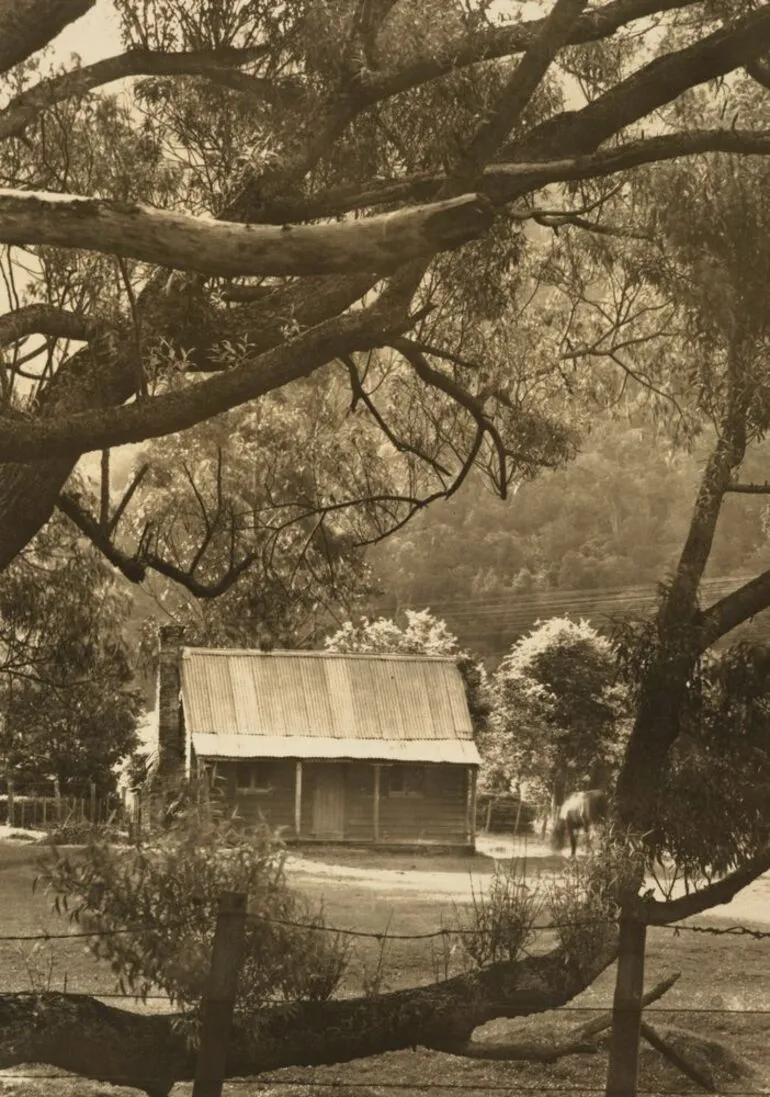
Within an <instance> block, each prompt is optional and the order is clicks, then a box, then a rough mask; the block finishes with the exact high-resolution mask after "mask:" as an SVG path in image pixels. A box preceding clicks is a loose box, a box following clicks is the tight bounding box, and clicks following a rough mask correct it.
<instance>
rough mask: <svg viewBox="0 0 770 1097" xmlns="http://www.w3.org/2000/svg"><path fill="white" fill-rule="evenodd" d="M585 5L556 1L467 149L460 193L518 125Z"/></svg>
mask: <svg viewBox="0 0 770 1097" xmlns="http://www.w3.org/2000/svg"><path fill="white" fill-rule="evenodd" d="M585 6H586V0H556V3H555V4H554V6H553V8H552V9H551V11H550V12H549V14H548V15H547V16H546V18H545V19H544V20H543V22H542V25H541V29H540V33H539V34H538V35H536V36H535V37H534V38H533V41H532V44H531V45H530V46H529V48H528V49H527V51H526V53H525V54H524V56H523V57H522V59H521V61H520V62H519V64H518V65H517V66H516V69H515V70H514V72H513V74H512V75H511V77H510V78H509V80H508V82H507V84H506V86H505V88H504V89H503V91H502V92H501V94H500V96H499V98H498V101H497V102H496V104H495V108H494V111H493V112H492V114H491V117H489V118H488V119H486V120H485V121H484V122H482V124H481V125H480V126H479V128H478V129H477V131H476V133H475V134H474V136H473V140H472V141H471V142H470V143H469V145H468V147H467V148H466V149H465V150H464V152H463V157H462V160H463V163H462V166H461V168H460V170H459V172H458V174H457V179H456V183H457V185H458V189H459V190H460V191H464V190H467V189H469V184H470V185H472V186H476V185H477V181H478V177H479V174H480V172H481V171H483V168H484V167H485V166H486V164H487V163H488V162H489V160H490V159H491V157H492V156H494V154H495V153H496V152H497V150H498V149H499V148H500V146H501V145H502V143H503V142H504V140H505V138H506V137H507V136H508V134H509V133H510V132H511V130H512V129H513V127H514V126H515V124H516V122H517V120H518V119H519V117H520V115H521V113H522V111H523V110H524V109H525V107H526V106H527V104H528V103H529V101H530V99H531V98H532V96H533V95H534V93H535V91H536V90H537V89H538V87H539V86H540V84H541V83H542V80H543V78H544V76H545V74H546V72H547V71H548V69H549V68H550V66H551V63H552V62H553V59H554V58H555V56H556V54H557V53H558V52H559V50H560V49H561V48H562V46H564V45H565V43H566V42H567V41H568V40H569V37H570V34H571V33H572V30H573V28H574V26H575V23H576V22H577V20H578V17H579V16H580V14H581V13H582V11H583V9H584V8H585Z"/></svg>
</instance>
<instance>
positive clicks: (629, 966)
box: [605, 913, 647, 1097]
mask: <svg viewBox="0 0 770 1097" xmlns="http://www.w3.org/2000/svg"><path fill="white" fill-rule="evenodd" d="M646 937H647V926H646V925H645V924H644V922H639V921H637V920H636V919H633V918H628V917H625V916H624V915H623V914H622V913H621V916H620V935H619V943H618V966H617V975H616V978H615V996H614V998H613V1002H612V1034H611V1037H610V1055H609V1062H608V1064H607V1088H606V1091H605V1093H606V1097H636V1083H637V1076H638V1073H639V1039H640V1036H641V1027H642V1008H643V1003H642V998H643V995H644V949H645V943H646Z"/></svg>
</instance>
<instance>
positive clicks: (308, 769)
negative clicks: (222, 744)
mask: <svg viewBox="0 0 770 1097" xmlns="http://www.w3.org/2000/svg"><path fill="white" fill-rule="evenodd" d="M238 765H241V766H242V765H243V763H236V762H219V763H218V764H217V774H218V776H219V777H220V779H222V786H221V787H222V788H223V791H226V794H227V798H228V800H229V801H230V802H231V803H234V804H235V805H237V808H238V816H239V818H241V819H242V820H243V822H244V824H250V823H256V822H257V821H258V820H259V818H260V815H261V816H262V817H263V818H264V819H265V821H266V822H267V823H269V824H270V826H273V827H281V828H284V834H285V836H286V837H287V838H293V837H296V834H295V828H294V818H295V817H294V810H295V781H296V759H293V758H292V759H269V760H265V761H264V762H263V763H262V765H263V766H264V767H265V770H264V774H265V775H269V785H270V788H269V791H263V790H261V789H260V790H249V791H245V790H244V789H242V788H238V787H237V786H236V768H235V767H236V766H238ZM330 768H331V769H333V770H334V774H335V776H334V780H335V781H338V782H339V784H340V787H341V795H342V797H343V800H344V807H343V809H342V820H343V829H342V831H341V833H340V834H339V835H338V836H337V840H342V841H346V842H355V843H367V842H374V841H375V806H374V792H375V766H374V764H373V763H371V762H318V761H303V763H302V801H301V831H300V835H299V837H300V840H302V839H306V840H310V841H313V840H316V841H322V840H324V839H327V840H328V839H329V835H328V834H324V833H319V832H317V830H316V829H315V828H316V825H317V822H318V814H317V812H316V811H314V797H315V796H316V790H317V788H319V786H320V785H321V783H322V782H323V780H324V778H326V779H327V780H328V776H329V770H330ZM322 769H323V770H325V773H322V772H321V770H322ZM241 773H243V771H241ZM242 780H243V778H242V777H241V781H242ZM469 780H470V773H469V770H468V767H467V766H460V765H449V764H441V763H436V764H432V765H425V766H419V767H417V766H404V764H403V763H395V764H393V765H386V764H384V763H383V764H381V766H380V781H379V786H380V796H379V813H378V815H379V819H378V823H379V827H378V829H379V842H380V843H382V844H405V845H408V844H418V843H420V844H421V843H426V844H431V843H432V844H437V845H438V844H446V845H468V844H469V836H468V833H467V825H468V815H467V799H468V782H469Z"/></svg>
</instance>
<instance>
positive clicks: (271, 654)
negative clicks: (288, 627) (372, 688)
mask: <svg viewBox="0 0 770 1097" xmlns="http://www.w3.org/2000/svg"><path fill="white" fill-rule="evenodd" d="M182 655H183V656H185V655H253V656H259V657H260V658H264V659H275V658H312V659H384V660H393V661H394V662H396V661H403V662H407V661H410V660H411V661H419V662H431V663H455V662H456V660H457V657H456V656H454V655H427V654H424V653H423V652H400V651H399V652H391V651H356V652H348V651H315V650H314V651H301V650H297V649H294V648H273V649H272V650H271V651H261V650H260V649H259V648H208V647H196V646H192V645H187V644H185V645H184V646H183V647H182Z"/></svg>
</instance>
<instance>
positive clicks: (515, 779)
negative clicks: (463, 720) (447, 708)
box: [485, 617, 625, 804]
mask: <svg viewBox="0 0 770 1097" xmlns="http://www.w3.org/2000/svg"><path fill="white" fill-rule="evenodd" d="M493 688H494V698H495V703H494V709H493V712H494V717H493V720H492V727H491V730H490V733H489V735H488V742H487V744H486V745H485V754H487V756H488V765H489V767H490V770H491V774H490V780H491V782H492V783H493V784H495V783H497V784H498V785H502V787H506V786H507V787H509V788H510V787H511V786H513V785H516V786H519V787H520V786H522V785H525V786H526V788H527V792H528V793H529V795H530V796H531V797H532V798H533V799H536V800H538V801H540V802H541V803H550V801H551V798H552V797H553V798H555V801H556V803H557V804H560V803H561V802H562V800H563V799H564V798H565V796H566V795H568V794H569V793H570V792H573V791H575V790H576V789H579V788H596V787H597V786H598V787H606V785H607V784H608V782H609V781H610V779H611V777H612V775H613V773H614V771H615V770H616V768H617V765H618V762H619V760H620V756H621V752H622V747H623V716H624V714H625V713H624V709H625V696H624V691H623V689H622V687H620V686H619V684H618V682H617V671H616V666H615V659H614V655H613V651H612V646H611V644H610V642H609V641H608V640H607V639H606V638H605V637H603V636H601V635H600V634H599V633H598V632H596V630H595V629H593V628H592V627H591V626H590V625H589V624H588V623H587V622H586V621H578V622H575V621H571V620H569V619H567V618H558V617H557V618H552V619H551V620H550V621H545V622H543V623H542V624H541V625H539V626H538V627H537V628H535V629H533V630H532V632H530V633H529V634H527V635H526V636H523V637H522V638H521V639H520V640H518V641H517V642H516V643H515V644H513V646H512V647H511V650H510V652H509V653H508V655H506V656H505V658H504V659H503V660H502V662H501V663H500V665H499V667H498V668H497V670H496V671H495V674H494V678H493Z"/></svg>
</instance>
